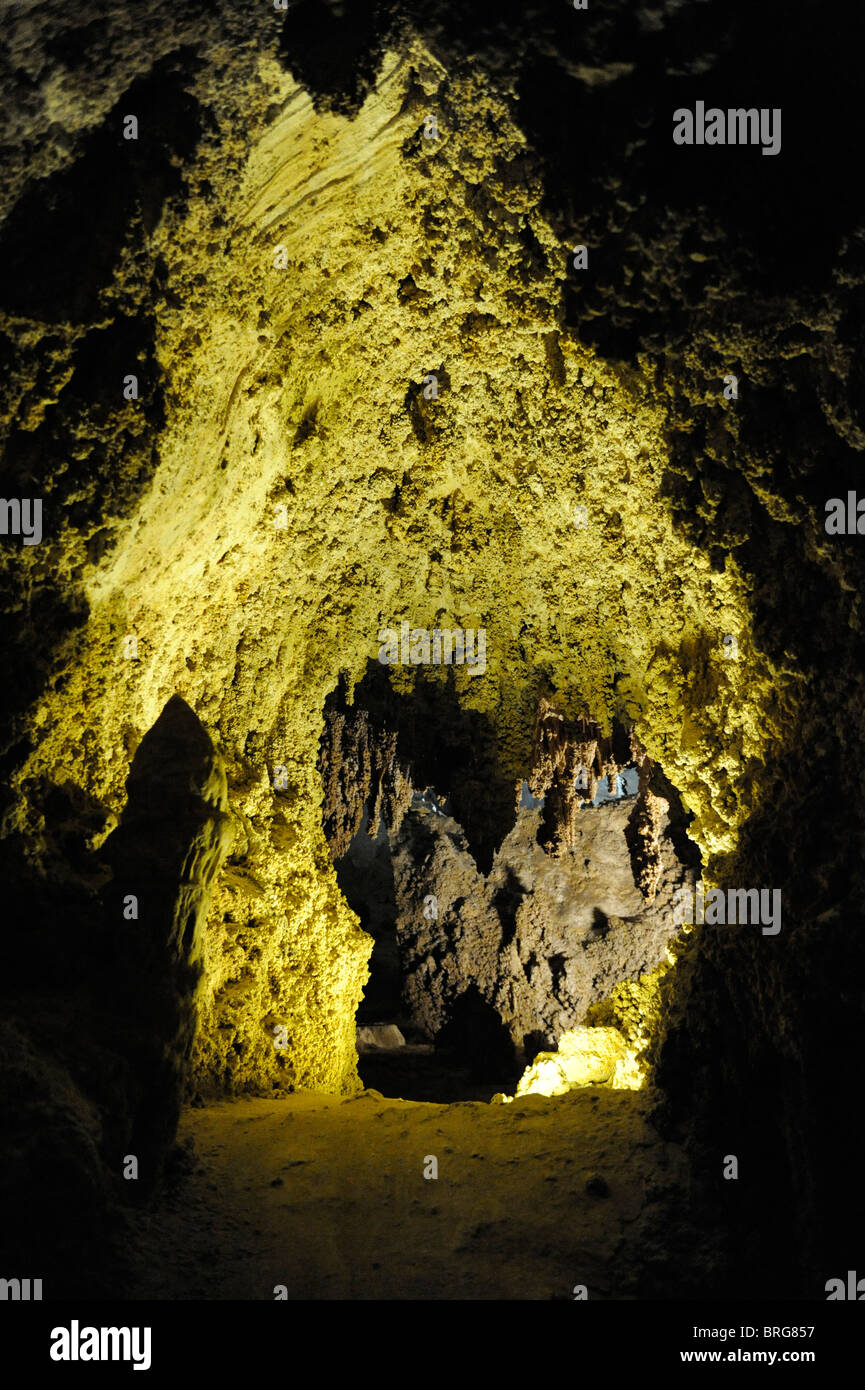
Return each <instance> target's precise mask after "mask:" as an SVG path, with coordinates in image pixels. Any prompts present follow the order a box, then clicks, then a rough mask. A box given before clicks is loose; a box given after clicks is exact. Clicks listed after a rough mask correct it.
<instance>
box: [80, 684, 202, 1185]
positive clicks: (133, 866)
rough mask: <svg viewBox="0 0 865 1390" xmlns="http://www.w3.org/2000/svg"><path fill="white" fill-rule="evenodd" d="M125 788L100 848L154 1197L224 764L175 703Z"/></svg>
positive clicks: (183, 1057)
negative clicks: (117, 819)
mask: <svg viewBox="0 0 865 1390" xmlns="http://www.w3.org/2000/svg"><path fill="white" fill-rule="evenodd" d="M126 788H127V792H128V795H129V800H128V803H127V806H126V810H125V811H124V813H123V817H122V820H121V823H120V825H119V826H118V828H117V830H115V832H114V833H113V834H112V835H111V836H110V837H109V839H108V840H107V841H106V843H105V848H104V857H105V858H106V859H107V860H108V862H109V864H110V865H111V868H112V870H113V874H114V877H113V882H112V884H111V886H110V888H109V890H108V892H107V895H106V897H107V912H108V919H109V922H110V923H111V924H113V926H114V928H115V932H116V935H115V937H114V941H115V948H116V949H115V953H114V955H115V964H116V970H115V976H116V988H115V991H114V1003H115V1006H116V1007H119V1009H120V1012H121V1014H122V1027H123V1037H122V1039H121V1040H120V1042H119V1046H121V1047H122V1049H123V1050H124V1051H125V1052H126V1053H127V1054H128V1055H129V1056H130V1061H131V1063H132V1070H133V1076H134V1079H135V1084H136V1086H137V1090H138V1094H137V1096H136V1098H135V1100H134V1101H133V1112H134V1120H133V1127H132V1136H131V1138H130V1141H129V1142H130V1151H131V1152H132V1153H135V1154H136V1155H137V1157H138V1159H139V1163H140V1169H141V1180H142V1182H143V1184H144V1186H147V1185H149V1183H150V1182H152V1181H155V1180H156V1179H157V1178H158V1176H159V1172H160V1170H161V1165H162V1162H163V1160H164V1157H165V1154H166V1152H167V1150H168V1148H169V1146H170V1144H171V1143H172V1141H173V1139H174V1133H175V1129H176V1125H177V1120H178V1117H179V1114H180V1103H181V1096H182V1089H183V1082H184V1076H185V1071H186V1067H187V1063H188V1059H189V1053H190V1048H191V1045H192V1040H193V1037H194V1034H195V1024H196V992H197V986H198V981H199V979H200V975H201V967H200V963H199V954H200V952H199V942H198V933H199V929H200V927H201V924H202V922H203V920H204V917H205V914H206V911H207V906H208V903H209V900H210V892H211V888H212V885H213V881H214V878H215V876H216V873H217V871H218V869H219V867H220V864H221V863H222V859H223V857H224V855H225V851H226V848H227V841H228V827H229V818H228V816H227V815H226V807H227V787H226V779H225V772H224V769H223V766H222V761H221V759H220V757H219V755H218V754H217V752H216V750H215V749H214V747H213V744H212V743H211V741H210V738H209V736H208V734H207V732H206V730H205V729H204V727H203V725H202V724H201V722H200V721H199V719H198V718H197V716H196V715H195V714H194V713H193V711H192V710H191V709H190V708H189V706H188V705H187V704H186V702H185V701H184V700H182V699H181V698H180V696H178V695H174V696H173V697H172V698H171V699H170V700H169V701H168V704H167V705H166V706H165V708H164V710H163V711H162V714H161V715H160V716H159V718H158V719H157V721H156V723H155V724H154V726H153V728H152V729H151V730H150V731H149V732H148V733H147V734H145V736H144V738H143V739H142V740H141V744H140V745H139V748H138V751H137V753H136V754H135V758H134V760H133V763H132V768H131V771H130V773H129V777H128V779H127V782H126ZM134 913H137V916H134V915H133V914H134Z"/></svg>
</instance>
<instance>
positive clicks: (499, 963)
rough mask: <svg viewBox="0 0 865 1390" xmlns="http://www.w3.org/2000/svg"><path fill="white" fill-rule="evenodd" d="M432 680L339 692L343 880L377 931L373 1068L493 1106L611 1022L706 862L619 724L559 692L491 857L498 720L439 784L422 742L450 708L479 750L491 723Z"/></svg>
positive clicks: (671, 797)
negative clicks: (403, 688)
mask: <svg viewBox="0 0 865 1390" xmlns="http://www.w3.org/2000/svg"><path fill="white" fill-rule="evenodd" d="M418 687H419V691H418V694H419V697H418V698H417V699H416V700H413V699H412V696H411V695H409V696H402V697H396V696H395V695H394V694H393V692H392V691H388V690H386V688H385V687H384V686H383V685H382V684H381V682H380V680H379V678H378V677H376V676H375V675H373V676H372V678H371V679H370V680H369V681H368V682H367V683H366V686H365V689H363V688H362V689H361V691H360V695H361V697H365V699H364V703H361V699H359V698H357V693H356V698H355V700H354V702H353V703H352V705H351V706H349V704H348V703H347V701H346V698H345V692H344V691H341V690H340V691H336V692H334V696H333V697H332V698H331V700H330V701H329V703H328V707H327V710H326V714H325V735H324V737H323V739H322V754H321V761H320V770H321V772H322V777H323V782H324V786H325V798H324V803H323V819H324V825H325V830H326V832H327V833H328V838H329V841H330V843H331V848H332V852H333V850H334V848H336V849H337V851H338V852H337V853H335V854H334V868H335V871H336V876H337V880H338V883H339V886H340V889H341V891H342V893H343V895H344V897H345V899H346V901H347V903H348V905H349V906H350V907H351V908H352V910H353V911H354V912H356V913H357V915H358V917H359V919H360V924H361V927H362V928H363V929H364V930H365V931H366V932H368V933H369V935H370V936H371V937H372V938H373V946H372V952H371V957H370V965H369V971H370V974H369V980H368V982H367V984H366V987H365V989H364V992H363V997H362V998H361V1000H360V1003H359V1006H358V1010H357V1046H358V1055H359V1074H360V1077H361V1079H362V1081H363V1083H364V1085H365V1086H367V1087H371V1088H373V1089H375V1090H376V1091H378V1092H380V1093H382V1094H384V1095H387V1096H395V1097H402V1098H405V1099H411V1100H425V1101H436V1102H446V1101H448V1102H449V1101H457V1100H482V1101H490V1100H491V1099H492V1098H493V1097H494V1096H496V1095H502V1094H504V1095H509V1094H511V1093H513V1092H514V1090H515V1089H516V1088H517V1086H518V1085H520V1084H522V1083H521V1082H520V1078H521V1076H522V1075H523V1073H524V1072H525V1069H526V1067H530V1066H531V1064H533V1063H534V1062H535V1060H536V1058H538V1056H539V1054H545V1055H546V1054H547V1053H548V1052H550V1051H555V1049H556V1048H557V1047H558V1045H559V1043H560V1041H561V1040H562V1038H563V1036H565V1037H566V1040H567V1039H569V1038H570V1035H571V1033H572V1031H573V1030H575V1029H576V1030H579V1029H584V1031H585V1026H586V1025H587V1024H588V1025H589V1026H590V1027H591V1026H592V1023H593V1020H594V1019H595V1015H596V1014H597V1015H598V1018H599V1020H600V1017H601V1016H600V1015H599V1014H598V1010H599V1009H600V1010H603V1008H604V1007H605V1006H608V1004H609V998H610V996H611V995H612V994H613V992H614V991H615V990H616V988H617V987H619V986H621V985H623V984H624V983H625V982H627V981H629V980H630V981H633V980H638V979H640V978H641V977H642V976H644V975H646V974H648V973H650V972H651V971H652V970H655V969H657V968H658V966H659V964H660V963H661V961H662V959H663V956H664V953H665V951H666V947H667V943H668V941H669V940H671V939H672V938H673V937H675V936H676V934H677V930H678V925H679V924H678V923H677V922H676V920H675V914H674V909H673V903H674V897H675V893H676V890H677V889H678V888H680V887H682V886H683V885H684V884H685V883H687V882H690V881H691V879H692V877H693V873H694V869H695V864H696V861H697V859H698V855H697V852H696V849H695V847H694V846H693V845H692V844H691V843H690V842H689V841H688V839H687V833H686V828H685V827H686V821H687V818H686V817H685V816H684V814H683V812H682V810H681V806H680V805H679V804H678V797H677V796H676V794H675V792H674V791H673V789H672V788H670V787H669V784H668V783H666V781H665V779H663V775H662V774H661V773H660V769H657V770H655V769H654V768H653V766H652V765H651V764H650V762H649V760H646V759H645V758H644V755H643V754H642V753H641V751H640V750H639V747H638V745H636V744H635V743H633V741H632V738H631V735H629V734H628V732H627V731H626V730H625V729H624V728H623V727H622V726H621V725H616V726H614V729H613V733H612V735H611V737H610V738H609V739H603V738H602V737H601V735H600V732H599V730H598V728H597V726H595V725H593V724H592V723H591V721H586V720H578V721H576V722H573V721H570V720H566V719H565V717H564V715H563V714H562V713H561V712H560V710H559V709H558V708H557V707H556V706H555V704H554V703H553V702H551V701H548V700H542V701H541V702H540V703H539V707H538V712H537V718H536V726H535V733H534V739H533V746H532V749H531V752H530V755H529V762H528V765H527V766H526V767H525V768H523V769H522V772H523V775H522V776H520V777H518V778H516V779H515V780H514V786H513V797H512V811H511V816H510V824H509V825H507V824H506V823H504V822H503V821H502V820H500V821H499V823H498V829H499V831H500V833H501V832H502V831H503V833H501V839H500V841H499V843H498V844H494V845H493V846H492V852H491V854H488V855H487V857H486V859H484V858H483V855H484V851H485V850H488V849H489V847H490V843H491V840H492V839H493V832H492V831H491V829H490V827H489V824H488V822H486V821H485V814H486V816H487V817H489V815H490V814H491V813H492V814H495V815H498V813H499V808H498V807H497V806H495V805H494V804H493V803H492V798H485V795H484V788H485V786H487V785H490V783H491V782H492V778H491V777H490V778H487V777H485V775H484V768H483V766H482V765H480V761H481V758H482V757H486V758H488V759H489V760H490V762H491V764H492V765H493V767H495V766H496V764H497V762H498V757H499V753H498V750H497V749H496V746H495V742H494V740H492V739H491V738H490V737H489V736H488V733H487V731H484V734H485V735H487V736H485V737H484V738H483V740H482V741H481V742H480V749H481V750H482V752H481V754H480V755H479V753H478V745H474V748H475V762H474V764H472V762H471V761H470V760H468V759H467V758H466V757H465V756H463V758H462V759H461V760H460V759H456V758H454V759H452V760H450V761H449V762H447V761H446V762H440V765H439V768H438V781H437V782H436V783H435V784H434V785H430V784H428V782H427V780H426V776H424V775H423V774H425V773H426V772H428V770H429V768H430V766H431V763H432V760H431V759H430V758H429V756H428V755H427V756H426V757H425V756H424V755H425V753H427V750H428V749H429V748H431V747H434V746H435V744H436V742H437V741H442V742H443V741H444V738H445V730H444V729H443V728H442V727H441V725H440V724H439V723H437V719H436V716H438V718H439V719H441V718H442V716H443V715H444V716H446V718H447V721H448V725H447V731H448V734H449V737H450V740H451V743H452V746H454V747H457V748H461V750H462V751H463V753H464V752H465V748H466V744H465V743H464V742H462V740H461V739H460V738H459V736H458V735H455V732H454V723H455V720H456V721H457V727H458V721H459V718H460V717H461V718H462V721H463V726H464V729H465V730H466V734H465V737H466V739H468V740H471V738H472V736H473V734H474V732H475V728H473V727H472V725H471V716H470V715H462V716H461V715H460V707H459V705H458V704H456V702H455V701H454V700H453V698H452V697H450V696H449V694H448V691H447V688H445V689H444V691H438V692H435V691H430V689H429V688H428V687H424V685H423V683H421V682H418ZM419 728H422V731H423V742H421V741H419V739H418V729H419ZM418 765H420V772H421V775H420V776H419V775H418V771H417V768H418ZM466 770H468V774H469V777H470V783H469V785H468V786H467V785H466V781H465V779H464V778H465V773H466ZM461 774H463V775H461ZM653 787H656V788H657V790H653ZM532 788H533V789H534V791H533V790H532ZM661 790H663V791H664V792H665V793H666V795H660V794H659V792H660V791H661ZM455 807H460V808H462V810H463V812H464V814H465V816H466V820H467V821H468V822H469V823H470V824H471V825H472V827H473V830H474V835H473V837H472V840H470V838H469V836H468V834H467V832H466V829H465V827H464V825H463V824H461V822H460V819H459V818H458V816H457V814H456V812H455ZM352 832H353V833H352ZM674 840H675V843H674ZM683 847H684V854H683V853H682V851H683ZM479 861H481V862H479ZM603 1022H604V1023H609V1022H610V1020H609V1019H608V1018H607V1017H606V1015H604V1019H603ZM601 1031H604V1030H603V1028H601ZM579 1036H582V1035H579ZM586 1036H589V1035H588V1034H586ZM597 1036H600V1031H599V1032H598V1035H597ZM614 1038H615V1043H616V1044H618V1042H621V1043H622V1051H623V1054H624V1051H625V1050H626V1043H627V1040H626V1039H624V1038H620V1037H619V1035H614ZM535 1071H536V1074H537V1075H538V1076H539V1075H540V1072H539V1071H538V1069H537V1068H536V1069H535ZM623 1074H624V1073H623V1072H622V1071H621V1069H620V1072H619V1073H618V1075H619V1076H620V1077H621V1076H622V1075H623ZM585 1075H586V1077H587V1078H591V1079H594V1078H595V1076H596V1073H595V1071H592V1070H591V1068H590V1069H589V1070H588V1071H587V1072H586V1073H585ZM611 1075H612V1073H611ZM598 1077H601V1073H598ZM591 1079H590V1080H587V1084H592V1080H591ZM606 1079H607V1080H609V1079H610V1076H608V1077H607V1078H606ZM619 1084H625V1083H624V1082H623V1081H620V1083H619ZM631 1084H633V1083H631Z"/></svg>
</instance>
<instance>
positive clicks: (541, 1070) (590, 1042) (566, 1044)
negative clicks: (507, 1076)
mask: <svg viewBox="0 0 865 1390" xmlns="http://www.w3.org/2000/svg"><path fill="white" fill-rule="evenodd" d="M627 1067H628V1049H627V1045H626V1043H625V1040H624V1038H623V1037H622V1035H621V1033H619V1032H618V1030H617V1029H615V1028H571V1029H569V1030H568V1032H566V1033H563V1034H562V1036H561V1038H560V1039H559V1045H558V1048H557V1049H556V1051H555V1052H539V1053H538V1055H537V1057H536V1058H535V1060H534V1062H532V1064H531V1066H530V1067H527V1068H526V1070H525V1071H524V1072H523V1075H522V1076H521V1077H520V1080H519V1083H518V1085H517V1089H516V1095H517V1096H532V1095H535V1096H563V1095H566V1094H567V1092H568V1091H573V1090H576V1089H577V1087H579V1086H596V1085H603V1084H606V1085H611V1086H613V1087H614V1088H615V1089H631V1088H625V1087H621V1086H617V1084H616V1083H617V1080H618V1078H619V1076H620V1075H621V1074H623V1073H624V1072H625V1071H626V1069H627ZM633 1089H638V1088H633Z"/></svg>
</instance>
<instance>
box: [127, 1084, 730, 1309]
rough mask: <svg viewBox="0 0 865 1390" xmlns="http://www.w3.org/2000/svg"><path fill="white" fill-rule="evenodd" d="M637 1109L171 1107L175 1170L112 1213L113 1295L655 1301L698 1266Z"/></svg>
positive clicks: (325, 1101) (298, 1103)
mask: <svg viewBox="0 0 865 1390" xmlns="http://www.w3.org/2000/svg"><path fill="white" fill-rule="evenodd" d="M650 1108H651V1098H650V1096H649V1095H647V1094H645V1093H640V1092H630V1091H610V1090H605V1089H602V1088H597V1089H595V1088H587V1089H584V1090H581V1091H577V1092H573V1093H571V1094H570V1095H567V1096H563V1097H558V1098H554V1099H546V1098H543V1097H539V1096H529V1097H524V1098H521V1099H520V1100H518V1101H514V1102H513V1103H512V1104H510V1105H507V1106H501V1105H485V1104H482V1103H475V1102H465V1103H460V1104H452V1105H432V1104H425V1103H418V1102H410V1101H403V1100H390V1099H386V1098H383V1097H382V1096H380V1095H379V1093H378V1092H376V1091H370V1090H367V1091H364V1092H363V1093H361V1094H360V1095H358V1096H356V1097H352V1098H350V1099H345V1098H342V1097H333V1096H324V1095H317V1094H315V1095H311V1094H302V1095H296V1096H292V1097H289V1098H287V1099H283V1100H258V1099H243V1100H235V1101H226V1102H222V1103H219V1104H216V1105H212V1106H209V1107H206V1108H203V1109H190V1110H187V1111H186V1112H185V1114H184V1116H183V1119H182V1122H181V1128H180V1135H179V1138H180V1141H181V1144H184V1145H186V1146H187V1147H189V1141H190V1140H191V1141H192V1146H193V1147H192V1152H193V1153H194V1164H193V1166H192V1167H191V1169H190V1171H188V1172H187V1173H185V1174H184V1175H183V1176H182V1177H180V1178H178V1179H177V1180H176V1182H175V1183H174V1184H173V1186H172V1187H171V1188H170V1189H169V1190H168V1191H167V1192H165V1193H164V1194H163V1196H162V1197H161V1199H160V1201H159V1203H158V1204H157V1205H156V1206H155V1207H154V1208H152V1209H150V1210H148V1211H137V1212H135V1213H134V1214H133V1215H131V1216H130V1220H129V1224H130V1229H129V1232H128V1237H129V1240H128V1244H127V1257H128V1258H129V1259H131V1261H132V1265H133V1269H132V1272H131V1275H130V1279H129V1283H128V1284H127V1287H128V1289H129V1292H128V1296H129V1297H130V1298H156V1299H270V1300H272V1299H273V1298H274V1286H275V1285H278V1284H283V1285H285V1286H286V1288H287V1294H288V1298H290V1299H304V1298H309V1299H390V1298H397V1299H572V1298H573V1297H574V1292H573V1290H574V1286H575V1285H578V1284H583V1285H585V1286H586V1288H587V1292H588V1297H589V1298H590V1299H591V1298H595V1299H609V1298H633V1297H639V1298H652V1297H655V1298H664V1297H668V1296H672V1292H668V1290H670V1291H672V1289H673V1288H674V1287H675V1288H678V1289H679V1290H681V1287H682V1282H683V1279H687V1278H693V1279H696V1280H699V1279H700V1271H701V1270H702V1272H703V1273H704V1274H705V1272H706V1262H707V1259H708V1254H707V1248H706V1235H705V1213H704V1214H703V1234H702V1235H701V1237H700V1240H699V1248H698V1243H697V1241H696V1240H695V1239H694V1237H693V1235H692V1233H691V1228H690V1225H689V1213H688V1209H687V1192H688V1174H687V1166H686V1162H685V1159H684V1155H683V1153H682V1151H681V1150H680V1149H679V1148H678V1147H677V1146H676V1145H674V1144H670V1143H666V1142H664V1141H662V1140H661V1139H660V1138H659V1136H658V1135H657V1133H656V1131H655V1130H654V1129H653V1127H652V1125H651V1123H650V1121H649V1118H648V1117H649V1112H650ZM428 1156H434V1157H435V1158H437V1160H438V1178H437V1179H427V1178H425V1177H424V1167H425V1164H426V1163H427V1159H428ZM599 1180H600V1181H599ZM587 1184H588V1186H587ZM689 1271H690V1272H689Z"/></svg>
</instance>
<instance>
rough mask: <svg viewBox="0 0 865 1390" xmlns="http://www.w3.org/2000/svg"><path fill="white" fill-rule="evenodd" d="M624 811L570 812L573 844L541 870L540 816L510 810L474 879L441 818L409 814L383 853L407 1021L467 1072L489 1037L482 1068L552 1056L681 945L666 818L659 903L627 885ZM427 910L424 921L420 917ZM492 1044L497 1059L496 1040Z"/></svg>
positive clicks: (677, 874)
mask: <svg viewBox="0 0 865 1390" xmlns="http://www.w3.org/2000/svg"><path fill="white" fill-rule="evenodd" d="M633 809H634V801H633V799H631V798H623V799H622V800H621V801H619V802H609V803H606V804H602V805H600V806H597V807H587V808H586V809H584V810H582V811H579V812H578V814H577V816H576V817H575V819H574V826H573V829H572V832H571V840H572V844H571V845H570V847H569V848H567V849H565V848H564V847H560V850H559V854H558V855H557V856H556V857H555V858H553V859H551V858H550V857H549V855H548V854H546V853H545V852H544V849H543V848H542V847H541V845H539V843H538V840H539V837H540V838H543V829H544V827H543V820H542V817H543V812H542V810H540V809H535V810H522V811H520V812H519V815H518V818H517V824H516V826H515V827H514V829H513V830H512V831H511V832H510V834H509V835H508V836H507V838H506V839H505V841H504V843H503V844H502V846H501V848H500V850H499V851H498V853H497V854H496V857H495V860H494V863H493V867H492V870H491V872H490V873H489V874H488V875H487V876H486V877H484V875H482V874H481V873H480V872H479V870H478V868H477V866H476V864H475V862H474V859H473V858H472V856H471V854H470V852H469V850H468V847H467V844H466V841H465V837H464V836H463V834H462V833H461V831H460V827H459V826H458V825H457V824H456V822H455V821H454V820H452V819H451V818H449V817H439V816H430V815H422V814H417V813H415V812H409V813H408V815H407V816H406V817H405V819H404V820H403V823H402V828H401V831H400V833H399V834H398V835H397V836H396V837H395V840H394V855H393V868H394V887H395V897H396V909H397V917H396V921H397V945H398V949H399V956H400V973H401V979H402V982H403V993H404V1000H405V1005H406V1009H407V1012H408V1015H409V1016H410V1017H411V1019H412V1021H413V1022H414V1023H416V1024H417V1025H418V1026H419V1027H421V1028H422V1029H423V1031H424V1032H425V1033H426V1035H427V1037H429V1038H430V1039H434V1038H437V1039H439V1040H440V1041H444V1042H448V1043H450V1045H451V1046H453V1047H455V1049H456V1050H457V1051H458V1052H460V1053H461V1054H462V1055H463V1056H464V1057H465V1059H466V1060H467V1061H471V1060H473V1059H477V1053H478V1046H479V1043H478V1038H479V1036H484V1037H487V1038H489V1042H488V1044H487V1051H488V1053H489V1057H488V1059H487V1061H488V1064H489V1065H493V1064H494V1063H498V1065H500V1066H506V1065H507V1063H508V1060H509V1057H508V1049H507V1047H506V1046H505V1039H507V1040H509V1042H510V1047H511V1049H512V1051H511V1054H510V1060H511V1061H512V1060H513V1056H514V1054H515V1055H516V1058H517V1060H518V1061H523V1060H524V1059H525V1058H526V1057H528V1059H529V1060H531V1058H532V1057H533V1056H534V1055H535V1053H537V1052H538V1051H539V1050H541V1049H542V1048H545V1047H553V1046H555V1044H556V1043H557V1042H558V1040H559V1038H560V1037H561V1035H562V1034H563V1033H564V1032H565V1031H566V1030H568V1029H570V1028H573V1027H574V1025H575V1024H579V1023H582V1022H583V1020H584V1018H585V1016H586V1013H587V1011H588V1009H589V1008H590V1006H591V1005H592V1004H594V1003H596V1002H597V1001H599V1000H602V999H606V998H607V997H608V996H609V995H610V994H611V992H612V991H613V989H614V987H615V986H616V985H618V984H620V983H621V982H622V981H623V980H638V979H639V978H640V977H641V976H643V975H647V974H649V973H650V972H651V971H653V970H655V969H657V967H658V966H659V965H661V963H662V962H664V961H665V960H666V956H667V947H668V944H669V942H670V941H671V940H672V939H673V938H675V937H676V936H677V935H678V934H679V926H678V924H677V922H676V914H675V912H674V894H675V892H676V890H677V889H678V888H680V887H681V886H683V885H684V884H686V883H687V884H692V883H693V881H694V872H693V870H692V869H690V868H686V867H685V866H683V865H682V864H681V863H680V861H679V859H678V858H677V855H676V851H675V848H674V845H673V843H672V840H671V839H670V836H669V834H668V822H667V819H666V818H665V819H664V821H663V823H662V826H661V838H660V841H659V852H660V864H659V870H660V873H659V880H658V885H657V890H656V892H655V893H654V894H653V896H652V899H651V901H649V900H647V899H646V898H645V897H644V896H643V894H642V893H641V892H640V890H639V888H638V887H637V885H636V883H635V869H634V865H633V863H632V860H631V855H630V852H629V848H628V844H627V839H626V835H627V830H628V826H629V823H630V818H631V816H632V814H633ZM431 893H432V894H434V895H435V897H436V915H435V917H433V918H430V916H429V914H428V912H427V911H426V910H425V901H426V899H427V895H429V894H431ZM497 1033H498V1034H499V1035H500V1037H499V1042H498V1046H497V1047H496V1046H495V1043H496V1035H497Z"/></svg>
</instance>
